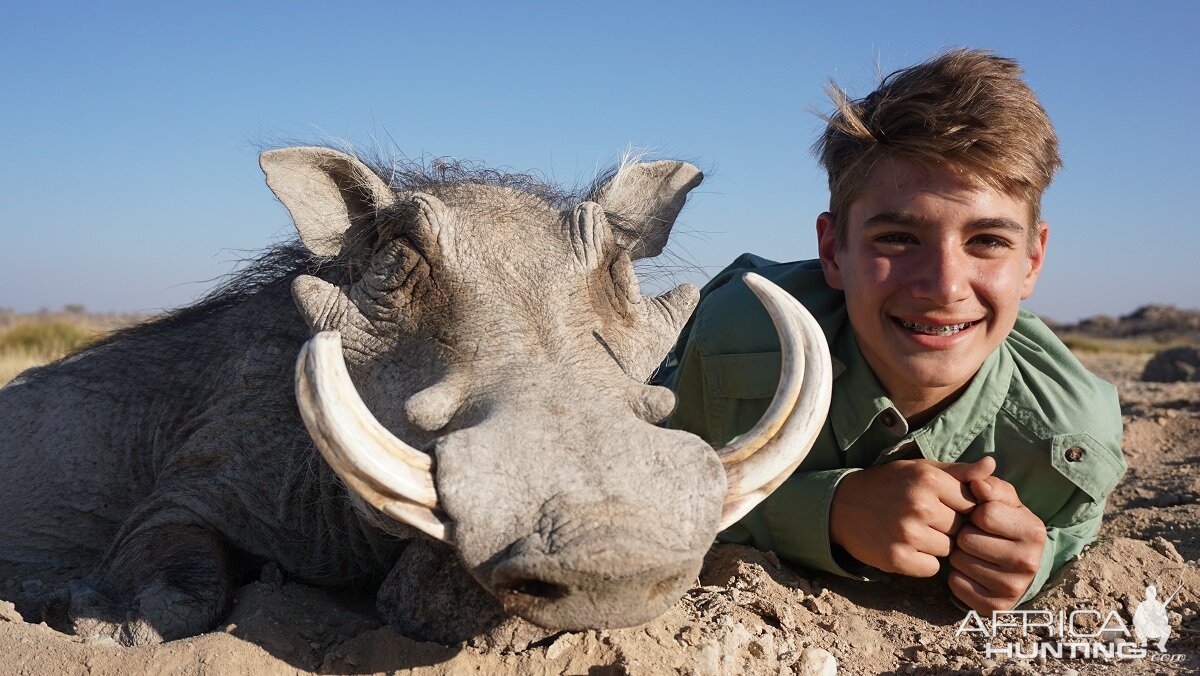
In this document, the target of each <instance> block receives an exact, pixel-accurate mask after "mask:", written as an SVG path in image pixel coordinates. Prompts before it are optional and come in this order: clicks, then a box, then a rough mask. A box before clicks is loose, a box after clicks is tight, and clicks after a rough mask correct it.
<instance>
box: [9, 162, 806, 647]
mask: <svg viewBox="0 0 1200 676" xmlns="http://www.w3.org/2000/svg"><path fill="white" fill-rule="evenodd" d="M261 166H262V168H263V171H264V173H265V174H266V179H267V183H268V185H269V186H270V188H271V189H272V190H273V191H274V193H275V195H276V196H277V197H278V198H279V199H280V201H281V202H282V203H283V204H284V206H285V207H286V208H287V209H288V211H289V213H290V214H291V216H292V219H293V221H294V222H295V225H296V228H297V229H298V231H299V235H300V242H299V243H295V242H293V243H291V244H285V245H281V246H279V247H276V248H275V249H274V250H272V251H271V252H269V253H268V254H267V255H265V256H264V257H263V258H261V259H260V260H259V261H258V262H257V263H256V264H255V265H253V266H252V267H250V268H249V269H248V271H247V272H244V273H242V274H241V276H240V277H237V278H235V279H234V280H233V281H232V282H230V283H229V284H227V286H226V287H225V288H223V289H221V290H218V292H216V293H215V294H214V295H212V296H210V297H209V298H208V299H206V300H204V301H201V302H200V303H198V304H197V305H194V306H192V307H190V308H185V309H183V310H180V311H178V312H175V313H173V314H171V315H169V316H167V317H165V318H163V319H161V320H158V321H156V322H153V323H150V324H147V325H143V326H139V327H135V328H133V329H131V330H127V331H124V332H122V333H118V334H116V335H114V336H111V337H109V338H107V339H105V340H103V341H101V342H99V343H98V344H95V345H93V346H92V347H89V348H88V349H85V350H83V351H82V352H80V353H78V354H75V355H72V356H69V357H67V358H66V359H64V360H62V361H59V362H57V363H55V364H52V365H49V366H46V367H43V368H39V369H35V370H31V371H29V372H26V373H25V374H23V375H22V376H20V377H18V378H17V379H16V380H14V381H13V382H12V383H11V384H10V385H8V386H7V387H5V388H4V389H3V390H0V514H2V515H3V519H0V572H3V571H7V573H6V574H7V575H15V574H17V573H14V571H18V572H20V571H22V570H24V571H26V572H27V571H29V570H31V569H38V570H44V569H48V568H55V567H58V568H69V567H73V566H78V565H79V564H80V563H81V562H86V566H87V567H86V570H88V571H90V572H87V574H86V575H82V576H81V577H78V578H77V579H75V580H74V581H73V582H70V583H69V584H68V585H66V586H65V588H64V589H63V590H61V591H59V592H57V593H56V594H54V595H53V596H52V597H51V598H50V599H49V600H48V601H47V603H46V609H47V613H48V615H49V617H50V618H51V619H52V620H53V621H54V622H56V623H58V625H59V626H62V627H63V628H65V629H68V630H71V631H74V632H75V633H78V634H81V635H91V636H108V637H112V638H114V639H116V640H118V641H120V642H122V643H125V644H140V643H147V642H156V641H162V640H170V639H175V638H179V637H184V636H189V635H192V634H195V633H199V632H201V631H204V630H206V629H209V628H210V627H212V626H213V625H214V624H215V623H216V622H218V621H219V620H220V619H221V618H222V617H223V615H224V614H225V613H226V611H227V609H228V607H229V604H230V601H231V594H232V592H233V590H234V589H235V587H236V586H237V585H238V584H239V581H240V580H242V579H243V576H244V573H245V571H248V570H257V569H258V567H261V566H262V565H263V564H264V562H268V561H275V562H278V565H279V567H280V568H281V569H282V570H283V571H285V572H286V573H287V574H288V575H290V576H292V577H294V578H296V579H299V580H301V581H304V582H308V583H312V584H319V585H347V584H376V585H378V584H379V581H380V580H381V579H382V578H383V577H384V576H385V575H386V574H387V573H388V571H389V568H390V567H391V566H392V565H394V564H395V563H396V562H397V560H398V558H399V557H400V554H401V550H402V549H403V547H404V546H405V543H406V541H409V540H412V539H413V538H416V537H420V534H419V533H418V532H417V531H422V532H423V533H425V534H426V535H427V536H430V537H433V538H437V539H439V540H442V541H445V542H447V543H450V544H451V545H452V546H453V548H454V550H455V551H456V552H457V555H458V557H459V559H460V561H461V564H462V566H463V568H465V569H466V570H467V571H469V573H470V575H471V576H472V577H473V578H474V580H476V581H477V582H478V584H479V585H480V586H482V587H483V588H485V589H486V590H487V591H489V592H490V593H491V594H492V595H494V596H495V597H496V598H497V599H499V601H500V602H501V604H502V605H503V607H504V608H505V609H506V610H507V611H508V612H510V613H515V614H518V615H520V616H522V617H524V618H527V619H529V620H531V621H533V622H535V623H538V624H540V625H542V626H545V627H549V628H563V629H569V628H589V627H617V626H629V625H634V624H638V623H641V622H644V621H647V620H649V619H651V618H653V617H655V616H657V615H658V614H660V613H661V612H663V611H664V610H665V609H666V608H667V607H669V606H670V605H671V604H672V603H674V602H675V601H676V600H677V599H678V598H679V597H680V596H681V595H682V594H683V593H684V591H686V589H687V587H688V586H689V584H690V583H691V582H692V580H693V579H694V577H695V576H696V574H697V572H698V571H699V568H700V565H701V561H702V557H703V555H704V553H705V551H706V550H707V549H708V547H709V545H710V544H711V542H712V540H713V537H714V535H715V533H716V532H717V531H718V528H719V527H721V526H722V525H725V524H728V523H731V522H732V521H733V520H735V519H736V518H738V517H739V516H740V515H742V514H744V513H745V512H746V511H747V510H749V509H750V507H752V506H753V505H754V504H755V503H757V502H758V501H759V500H761V499H762V498H763V497H765V495H766V494H767V493H769V492H770V491H771V490H772V489H773V488H774V487H775V486H776V485H778V483H779V482H780V481H782V479H783V478H784V477H786V476H787V475H788V474H789V473H790V472H791V471H792V470H793V469H794V468H795V467H796V465H797V464H799V462H800V460H801V459H802V458H803V455H804V453H805V452H807V448H808V447H809V446H810V445H811V443H812V440H813V438H814V437H815V435H816V433H817V429H818V428H819V426H820V425H821V422H822V421H823V419H824V416H825V411H826V409H827V407H828V397H829V388H830V376H829V361H828V357H827V355H826V352H825V348H824V339H823V338H822V337H821V333H820V330H819V328H817V327H816V326H815V323H814V322H812V320H811V318H810V317H808V316H807V315H806V314H804V313H803V310H802V309H800V308H799V305H798V304H797V303H795V302H794V301H792V300H791V298H790V297H789V296H787V294H785V293H783V292H782V291H779V290H778V289H775V288H774V287H771V286H770V285H769V284H767V283H766V282H762V281H761V280H751V281H750V283H751V284H752V285H753V286H754V287H755V288H756V289H757V290H758V291H759V292H760V297H762V298H763V299H764V302H765V303H766V304H767V306H768V308H769V310H770V311H771V312H772V315H773V316H774V317H775V319H776V324H777V326H778V327H779V329H780V332H781V342H782V343H783V345H784V355H785V356H784V374H783V377H782V378H781V383H780V386H779V390H778V393H777V396H776V401H775V403H774V404H773V405H772V407H771V409H770V410H769V411H768V413H767V414H766V415H765V416H764V419H763V421H762V422H760V424H759V425H758V427H756V428H755V429H754V430H752V431H751V432H750V433H748V434H747V435H745V436H744V437H743V438H741V439H739V440H737V441H736V442H735V443H733V444H732V445H730V446H729V447H726V448H724V449H720V450H717V451H714V449H713V448H712V447H711V446H709V445H708V444H707V443H705V442H704V441H702V440H701V439H699V438H697V437H695V436H693V435H690V434H687V433H684V432H680V431H674V430H668V429H663V428H660V427H658V426H656V425H655V424H654V423H656V422H658V421H661V420H662V419H663V418H664V417H665V416H667V415H668V414H669V413H670V411H671V410H672V408H673V406H674V403H675V400H674V397H673V395H672V393H671V392H670V391H669V390H666V389H664V388H661V387H655V386H651V385H647V384H645V382H646V380H647V379H648V377H649V376H650V375H651V373H652V371H653V370H654V369H655V368H656V366H657V365H658V363H659V360H660V359H661V358H662V357H663V355H664V354H665V353H666V352H667V350H668V349H669V348H670V347H671V345H672V343H673V341H674V340H675V338H676V335H677V333H678V332H679V330H680V328H681V327H682V326H683V324H684V322H685V321H686V319H687V317H688V315H689V314H690V312H691V310H692V308H693V306H694V304H695V303H696V298H697V292H696V290H695V288H694V287H692V286H690V285H684V286H680V287H678V288H676V289H674V290H672V291H669V292H667V293H665V294H663V295H661V296H658V297H646V296H643V295H642V294H641V293H640V291H639V289H638V282H637V277H636V275H635V273H634V268H633V265H632V260H633V259H637V258H642V257H649V256H655V255H657V254H658V253H659V252H660V251H661V250H662V248H663V246H664V244H665V242H666V240H667V236H668V233H669V232H670V229H671V227H672V224H673V222H674V220H675V218H676V216H677V215H678V213H679V211H680V209H682V207H683V205H684V201H685V198H686V195H687V193H688V192H689V191H690V190H691V189H692V188H694V187H695V186H696V185H698V184H699V183H700V180H701V178H702V176H701V174H700V172H699V171H697V170H696V169H695V168H694V167H692V166H691V165H688V164H685V163H682V162H674V161H659V162H652V163H626V164H624V165H623V166H621V167H620V168H619V169H618V170H616V171H615V172H614V173H613V174H612V175H611V177H610V179H609V180H607V181H597V183H596V184H595V185H594V186H593V187H592V188H591V189H589V191H588V192H587V193H586V194H585V195H582V196H576V197H569V196H566V195H564V194H561V193H555V192H553V191H552V190H551V189H549V188H539V187H538V186H537V185H534V184H533V183H532V182H531V181H530V180H527V179H521V178H514V177H508V176H505V175H501V174H497V173H495V172H487V171H482V172H479V171H476V172H471V171H467V170H462V169H459V168H456V167H455V166H454V165H451V166H450V167H449V168H447V167H444V166H443V167H440V168H435V169H434V170H433V171H431V172H424V173H422V172H419V171H416V170H414V169H411V168H407V169H403V170H400V169H395V168H393V170H391V171H376V170H373V169H371V168H369V167H368V166H367V165H366V164H364V163H363V162H362V161H360V160H359V159H356V158H354V157H351V156H349V155H346V154H343V153H341V152H337V151H334V150H330V149H324V148H287V149H282V150H275V151H270V152H266V153H264V154H263V155H262V157H261ZM381 174H382V175H381ZM297 310H298V311H297ZM314 334H315V337H313V336H314ZM310 337H312V340H311V341H310V342H308V343H307V345H305V341H306V340H308V339H309V338H310ZM302 345H304V346H305V347H304V349H303V350H301V347H302ZM297 353H300V357H299V359H297ZM805 379H807V381H808V384H806V385H805V386H804V387H803V388H801V386H800V384H801V382H802V381H803V380H805ZM360 396H361V399H360ZM297 402H299V406H297ZM364 402H365V403H364ZM306 428H307V430H306ZM400 439H403V440H404V441H403V442H402V441H400ZM314 442H315V446H316V447H318V448H319V449H320V451H321V453H317V452H315V451H314ZM347 489H349V490H347ZM81 572H83V571H81ZM430 583H431V584H433V583H434V581H430Z"/></svg>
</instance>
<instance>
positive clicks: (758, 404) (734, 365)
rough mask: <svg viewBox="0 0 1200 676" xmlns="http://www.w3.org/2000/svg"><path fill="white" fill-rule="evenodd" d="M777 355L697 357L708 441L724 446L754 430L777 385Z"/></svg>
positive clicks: (752, 354) (779, 359)
mask: <svg viewBox="0 0 1200 676" xmlns="http://www.w3.org/2000/svg"><path fill="white" fill-rule="evenodd" d="M780 363H781V358H780V354H779V352H777V351H776V352H751V353H746V354H715V355H710V356H707V357H701V364H702V366H703V368H704V380H705V383H706V400H705V409H706V411H705V413H706V417H707V422H708V434H709V438H710V439H714V440H717V441H718V443H727V442H728V441H729V440H730V439H732V438H733V437H736V436H737V435H739V434H742V433H744V432H746V431H747V430H749V429H750V428H751V427H754V424H755V423H757V422H758V419H759V418H761V417H762V414H763V412H765V411H766V410H767V407H768V406H770V405H771V399H772V398H774V396H775V388H776V387H777V386H778V385H779V368H780Z"/></svg>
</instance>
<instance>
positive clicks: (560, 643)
mask: <svg viewBox="0 0 1200 676" xmlns="http://www.w3.org/2000/svg"><path fill="white" fill-rule="evenodd" d="M575 636H576V635H575V634H572V633H570V632H565V633H563V634H562V635H561V636H559V637H558V638H556V639H554V642H553V643H551V644H550V645H548V646H546V659H548V660H556V659H558V658H560V657H562V656H563V653H565V652H567V651H568V650H570V649H571V648H572V647H574V645H575Z"/></svg>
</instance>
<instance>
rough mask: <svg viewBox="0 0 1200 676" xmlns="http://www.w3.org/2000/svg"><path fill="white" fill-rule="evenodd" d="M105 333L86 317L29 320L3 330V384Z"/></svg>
mask: <svg viewBox="0 0 1200 676" xmlns="http://www.w3.org/2000/svg"><path fill="white" fill-rule="evenodd" d="M102 335H104V331H102V330H100V329H98V328H97V327H95V326H94V325H92V324H91V323H90V322H89V321H88V320H87V318H86V317H82V316H81V317H79V318H62V317H55V318H53V319H36V318H34V319H27V320H24V321H20V322H18V323H16V324H15V325H14V326H12V327H11V328H7V329H2V330H0V386H3V385H4V384H6V383H8V382H9V381H10V380H12V379H13V378H15V377H17V375H18V374H19V373H21V372H22V371H24V370H25V369H28V368H33V367H34V366H41V365H42V364H47V363H49V362H52V361H54V360H55V359H59V358H61V357H63V356H65V355H67V354H68V353H70V352H73V351H74V350H77V349H79V348H81V347H83V346H84V345H87V344H88V343H90V342H92V341H93V340H95V339H97V338H99V337H100V336H102Z"/></svg>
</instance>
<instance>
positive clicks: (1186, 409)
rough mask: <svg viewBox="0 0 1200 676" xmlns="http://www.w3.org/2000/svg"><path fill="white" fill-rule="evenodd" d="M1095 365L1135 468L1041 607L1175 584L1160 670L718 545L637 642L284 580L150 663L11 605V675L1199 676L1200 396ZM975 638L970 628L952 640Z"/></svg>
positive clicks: (4, 633)
mask: <svg viewBox="0 0 1200 676" xmlns="http://www.w3.org/2000/svg"><path fill="white" fill-rule="evenodd" d="M1084 358H1085V361H1086V362H1087V363H1088V364H1089V366H1091V367H1092V368H1093V369H1094V370H1095V371H1097V372H1098V373H1100V374H1101V375H1102V376H1104V377H1105V378H1108V379H1110V380H1112V381H1113V382H1115V383H1116V384H1117V385H1118V387H1119V389H1120V392H1121V399H1122V408H1123V413H1124V417H1125V425H1126V431H1125V452H1126V454H1127V456H1128V460H1129V464H1130V471H1129V474H1128V475H1127V476H1126V478H1125V480H1124V481H1123V482H1122V483H1121V485H1120V486H1119V487H1118V488H1117V490H1116V491H1115V493H1114V494H1113V496H1112V498H1111V499H1110V502H1109V506H1108V511H1109V517H1108V520H1107V522H1106V524H1105V526H1104V528H1103V530H1102V531H1101V539H1100V540H1099V541H1098V542H1097V543H1095V544H1094V545H1092V546H1091V547H1089V548H1088V550H1087V551H1085V552H1084V554H1083V555H1082V556H1081V557H1080V559H1079V560H1077V561H1076V562H1075V563H1073V564H1072V565H1070V566H1068V568H1067V569H1065V570H1064V571H1063V572H1062V573H1060V574H1059V575H1058V576H1057V578H1056V579H1055V580H1053V581H1052V583H1051V584H1050V585H1049V586H1048V587H1047V590H1046V591H1045V592H1044V593H1043V594H1042V595H1041V596H1040V597H1039V598H1038V599H1037V600H1035V601H1034V602H1033V603H1032V604H1031V607H1034V608H1037V609H1046V610H1050V611H1053V612H1054V613H1056V614H1057V613H1058V612H1059V611H1063V612H1064V613H1070V612H1071V611H1073V610H1083V611H1098V612H1099V613H1100V615H1101V616H1102V617H1104V618H1105V619H1107V618H1108V614H1109V612H1110V611H1115V613H1116V616H1117V617H1119V618H1120V621H1121V622H1123V623H1124V624H1127V625H1128V626H1129V628H1130V629H1132V620H1131V618H1132V614H1133V610H1134V608H1135V607H1136V605H1137V603H1138V602H1139V601H1141V600H1142V598H1143V596H1144V589H1145V586H1146V585H1147V584H1157V585H1158V586H1159V587H1160V588H1163V589H1165V591H1164V593H1163V595H1164V596H1165V594H1166V593H1168V592H1169V591H1170V590H1173V589H1175V587H1176V586H1177V585H1182V586H1181V587H1180V589H1179V592H1178V595H1177V596H1175V598H1174V599H1172V600H1171V602H1170V604H1169V611H1170V622H1171V625H1172V633H1171V636H1170V639H1169V640H1168V642H1167V651H1166V654H1165V656H1160V655H1159V654H1158V652H1157V650H1154V649H1153V647H1151V648H1150V651H1151V653H1152V654H1151V656H1150V657H1153V658H1154V659H1151V658H1150V657H1147V658H1141V659H1129V660H1112V659H1104V658H1100V659H1093V658H1086V659H1085V658H1082V657H1077V658H1075V659H1070V658H1069V654H1070V653H1069V648H1066V649H1064V650H1065V653H1064V654H1065V655H1067V657H1064V658H1063V659H1058V658H1056V657H1053V656H1050V657H1048V658H1039V659H1009V658H1007V657H1004V656H1002V655H1001V656H996V655H993V656H991V657H989V656H988V655H987V654H986V649H987V647H988V646H992V647H1004V646H1006V645H1007V644H1008V642H1009V641H1017V642H1020V646H1021V647H1020V650H1025V651H1028V650H1030V649H1031V648H1034V646H1035V641H1036V640H1038V639H1039V638H1040V639H1043V640H1049V639H1048V638H1047V637H1046V633H1045V630H1042V629H1037V630H1034V632H1032V633H1031V634H1029V635H1024V634H1023V633H1022V632H1021V631H1020V630H1019V629H1006V630H1003V631H1002V632H1001V633H1000V634H999V635H998V636H997V637H995V638H991V637H988V636H985V635H983V632H982V631H980V630H979V628H980V625H978V624H972V623H968V624H966V625H964V624H963V622H964V617H965V615H964V613H963V612H962V611H961V610H958V609H957V608H956V607H955V606H954V605H953V604H952V603H951V602H950V600H949V596H948V593H947V592H946V591H945V590H944V588H943V585H942V583H941V582H939V581H937V580H936V579H935V580H912V579H905V578H892V579H880V580H877V581H875V582H872V583H856V582H852V581H847V580H842V579H838V578H834V577H830V576H824V575H813V574H811V573H808V572H803V571H796V570H791V569H789V568H787V567H786V566H782V565H780V563H779V561H778V560H777V559H776V558H775V557H774V556H773V555H771V554H765V553H762V552H758V551H755V550H752V549H748V548H743V547H735V546H718V547H715V548H714V549H713V551H712V552H711V553H710V555H709V558H708V561H707V564H706V566H705V570H704V573H703V574H702V576H701V578H700V580H699V581H698V584H697V585H696V586H695V587H694V588H693V589H692V590H691V591H690V592H689V593H688V594H687V595H686V596H685V597H684V599H682V600H681V601H680V602H679V603H678V604H676V605H675V606H674V607H673V608H672V609H671V610H670V611H669V612H668V613H666V614H665V615H664V616H663V617H660V618H659V619H657V620H655V621H654V622H651V623H649V624H647V625H644V626H642V627H637V628H633V629H624V630H618V631H589V632H580V633H559V634H553V635H549V636H545V635H544V633H540V632H537V631H536V630H533V629H532V628H530V627H528V626H526V627H520V626H519V625H518V626H515V628H514V625H512V624H509V625H502V626H501V627H500V628H498V629H497V630H494V631H493V632H492V633H491V634H490V635H487V636H480V637H477V638H475V639H472V640H470V641H467V642H465V643H462V644H458V645H453V646H442V645H438V644H435V643H420V642H416V641H411V640H408V639H406V638H404V637H402V636H400V635H399V634H397V633H396V632H395V631H394V630H392V629H391V628H389V627H387V626H382V623H381V621H380V619H379V618H378V617H377V616H376V614H375V613H374V611H373V610H372V607H373V601H372V599H366V598H356V597H349V596H344V595H343V596H337V595H334V594H332V593H330V592H327V591H323V590H319V589H314V588H311V587H307V586H304V585H301V584H296V583H293V582H289V581H287V580H285V579H282V577H281V576H279V575H278V573H277V572H273V571H267V572H266V573H265V574H264V576H263V579H262V580H260V581H258V582H255V583H253V584H249V585H247V586H245V587H243V588H242V589H241V590H240V593H239V595H238V600H237V605H236V607H235V609H234V610H233V613H232V614H231V616H230V617H229V619H228V622H227V623H226V624H225V625H223V626H221V627H219V628H218V629H217V630H215V631H213V632H211V633H209V634H205V635H202V636H197V637H195V638H191V639H186V640H181V641H174V642H171V643H167V644H164V645H161V646H156V647H151V648H121V647H118V646H115V645H112V644H105V643H103V642H99V641H85V640H81V639H78V638H75V637H72V636H66V635H63V634H60V633H57V632H55V631H53V630H51V629H49V628H48V627H46V626H45V625H37V624H29V623H25V622H23V621H22V620H21V616H20V615H19V614H18V613H17V612H16V611H15V610H14V608H13V606H12V605H11V604H8V603H7V602H5V601H2V600H0V656H2V657H0V673H3V674H39V675H40V674H52V673H68V674H131V673H182V674H258V675H263V676H266V675H269V674H296V673H348V674H371V673H396V672H400V673H415V674H468V673H483V674H593V675H595V674H625V673H629V674H663V673H667V674H670V673H680V674H743V673H745V674H817V673H832V672H828V671H822V668H827V667H829V666H831V665H832V663H831V660H836V664H837V668H838V671H839V672H840V673H844V674H875V673H916V674H942V673H960V672H961V673H974V674H980V673H982V674H1035V673H1037V674H1041V673H1061V674H1070V673H1079V674H1101V673H1104V674H1116V673H1120V674H1126V673H1131V674H1154V673H1200V571H1198V570H1197V568H1196V563H1195V560H1196V559H1200V528H1198V527H1197V524H1198V523H1200V521H1198V519H1200V434H1198V433H1200V383H1184V384H1157V383H1142V382H1139V381H1138V380H1137V377H1138V375H1139V374H1140V372H1141V368H1142V366H1143V365H1144V364H1145V361H1146V357H1145V356H1136V355H1124V354H1100V355H1085V356H1084ZM17 584H18V583H17V582H15V581H0V598H11V594H6V593H4V592H6V591H8V592H12V591H13V588H14V586H16V585H17ZM20 584H23V585H29V584H31V583H30V582H29V581H25V582H22V583H20ZM1076 617H1077V618H1081V620H1082V621H1079V622H1078V623H1077V626H1079V628H1080V630H1081V631H1084V630H1087V631H1091V630H1092V629H1095V628H1096V625H1097V624H1098V622H1096V621H1095V616H1092V615H1088V614H1087V613H1084V614H1080V615H1077V616H1076ZM1035 619H1037V618H1035ZM964 626H965V627H966V628H968V629H973V630H974V631H968V632H959V631H958V630H959V629H960V628H961V627H964ZM1107 628H1108V629H1113V628H1114V625H1113V624H1112V623H1111V622H1109V624H1108V626H1107ZM1078 640H1080V641H1083V642H1087V643H1089V644H1091V643H1093V642H1095V641H1096V640H1100V641H1103V643H1102V645H1104V646H1105V647H1106V648H1108V649H1111V650H1118V649H1122V648H1120V645H1119V644H1120V643H1121V642H1122V641H1125V640H1128V639H1126V638H1125V637H1124V636H1122V635H1120V634H1119V632H1108V633H1105V634H1103V635H1101V636H1100V638H1099V639H1092V638H1086V639H1078ZM1048 645H1054V643H1048ZM1128 647H1129V646H1126V647H1125V648H1124V649H1128ZM1164 660H1167V661H1164Z"/></svg>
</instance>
